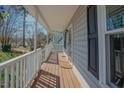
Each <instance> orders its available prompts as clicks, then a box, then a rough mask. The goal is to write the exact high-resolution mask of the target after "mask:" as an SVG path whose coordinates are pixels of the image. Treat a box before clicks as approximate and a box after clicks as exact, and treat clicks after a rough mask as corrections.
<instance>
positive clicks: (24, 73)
mask: <svg viewBox="0 0 124 93" xmlns="http://www.w3.org/2000/svg"><path fill="white" fill-rule="evenodd" d="M23 66H24V67H23V68H24V70H23V87H25V86H26V85H25V82H26V78H25V77H26V68H25V66H26V57H25V58H24V65H23Z"/></svg>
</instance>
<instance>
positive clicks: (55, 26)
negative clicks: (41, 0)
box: [31, 5, 78, 32]
mask: <svg viewBox="0 0 124 93" xmlns="http://www.w3.org/2000/svg"><path fill="white" fill-rule="evenodd" d="M35 7H36V8H37V10H38V13H39V14H40V17H41V18H40V19H41V20H39V21H42V22H41V23H44V24H43V25H45V27H47V28H49V30H50V31H59V32H62V31H64V30H65V28H66V27H67V25H68V23H69V21H70V20H71V18H72V16H73V15H74V13H75V11H76V9H77V8H78V5H38V6H35ZM31 11H33V10H31Z"/></svg>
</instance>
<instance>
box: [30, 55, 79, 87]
mask: <svg viewBox="0 0 124 93" xmlns="http://www.w3.org/2000/svg"><path fill="white" fill-rule="evenodd" d="M65 60H66V59H65V57H64V56H63V53H52V54H51V55H50V57H49V58H48V60H47V62H44V63H43V64H42V65H41V70H40V71H39V73H38V76H37V77H36V78H35V80H34V82H33V84H32V86H31V87H32V88H80V87H81V85H80V82H79V81H78V79H77V77H76V76H75V74H74V73H73V71H72V69H66V68H62V67H61V66H60V64H59V63H60V62H63V61H65Z"/></svg>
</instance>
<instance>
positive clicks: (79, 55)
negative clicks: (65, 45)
mask: <svg viewBox="0 0 124 93" xmlns="http://www.w3.org/2000/svg"><path fill="white" fill-rule="evenodd" d="M102 11H104V6H97V15H98V43H99V44H98V46H99V47H100V48H99V56H100V57H99V69H100V70H99V80H98V79H96V78H95V77H94V76H93V75H92V74H91V73H90V72H89V71H88V38H87V34H88V31H87V6H80V7H79V8H78V9H77V11H76V12H75V14H74V16H73V18H72V20H71V22H70V24H69V26H70V25H71V26H72V30H70V31H72V32H71V34H72V35H71V40H72V43H71V48H72V50H71V53H72V55H71V61H72V64H73V65H74V69H75V71H78V72H77V77H79V79H80V81H81V83H82V86H83V87H108V86H107V85H106V70H105V69H106V67H105V52H104V51H105V46H104V45H105V41H104V39H105V37H104V34H103V33H104V30H105V29H104V28H105V26H104V25H105V24H104V25H103V24H102V23H101V18H103V17H104V16H102V15H103V13H102ZM103 22H105V21H104V20H103ZM101 48H103V49H101ZM83 83H85V84H83Z"/></svg>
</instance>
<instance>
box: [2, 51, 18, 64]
mask: <svg viewBox="0 0 124 93" xmlns="http://www.w3.org/2000/svg"><path fill="white" fill-rule="evenodd" d="M19 55H20V54H19V53H14V52H1V51H0V63H1V62H4V61H6V60H9V59H12V58H14V57H17V56H19Z"/></svg>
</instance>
